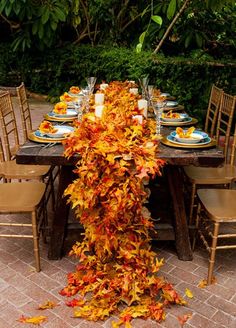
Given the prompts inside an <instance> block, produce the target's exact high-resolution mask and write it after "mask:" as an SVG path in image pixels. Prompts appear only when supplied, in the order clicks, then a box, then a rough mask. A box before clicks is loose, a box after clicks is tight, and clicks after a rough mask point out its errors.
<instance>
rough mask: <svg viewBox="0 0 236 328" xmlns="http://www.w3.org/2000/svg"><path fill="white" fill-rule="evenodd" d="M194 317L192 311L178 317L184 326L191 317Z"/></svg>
mask: <svg viewBox="0 0 236 328" xmlns="http://www.w3.org/2000/svg"><path fill="white" fill-rule="evenodd" d="M191 317H192V313H188V314H185V315H183V316H182V317H180V316H178V317H177V319H178V320H179V323H180V325H181V327H183V325H184V324H185V323H186V322H187V321H188V319H189V318H191Z"/></svg>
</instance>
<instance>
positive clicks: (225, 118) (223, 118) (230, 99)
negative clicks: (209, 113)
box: [216, 93, 236, 163]
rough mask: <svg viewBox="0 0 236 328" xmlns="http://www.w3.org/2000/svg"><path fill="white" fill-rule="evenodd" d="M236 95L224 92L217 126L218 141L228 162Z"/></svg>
mask: <svg viewBox="0 0 236 328" xmlns="http://www.w3.org/2000/svg"><path fill="white" fill-rule="evenodd" d="M235 103H236V96H232V95H229V94H227V93H223V95H222V97H221V102H220V108H219V116H218V121H217V128H216V142H217V144H218V145H220V144H221V142H222V146H223V151H224V156H225V162H226V163H227V162H228V150H229V141H230V132H231V126H232V121H233V115H234V110H235Z"/></svg>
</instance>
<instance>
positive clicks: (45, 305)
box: [38, 301, 58, 310]
mask: <svg viewBox="0 0 236 328" xmlns="http://www.w3.org/2000/svg"><path fill="white" fill-rule="evenodd" d="M56 306H58V304H56V303H54V302H51V301H46V302H45V303H43V304H41V305H39V307H38V310H46V309H53V308H54V307H56Z"/></svg>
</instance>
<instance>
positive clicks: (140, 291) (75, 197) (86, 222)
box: [60, 81, 185, 328]
mask: <svg viewBox="0 0 236 328" xmlns="http://www.w3.org/2000/svg"><path fill="white" fill-rule="evenodd" d="M129 88H130V84H129V82H123V83H122V82H118V81H116V82H112V83H110V84H109V86H108V88H106V90H105V91H104V93H105V100H106V101H105V109H104V111H103V115H102V117H101V118H97V117H96V116H95V115H94V113H93V112H92V107H91V112H89V113H87V114H85V115H84V116H83V119H82V122H81V123H78V127H77V129H76V130H75V132H74V133H73V135H72V136H70V137H69V138H68V140H67V141H66V144H65V156H67V157H70V156H72V155H73V154H79V155H80V156H81V159H80V160H79V161H78V165H77V167H76V169H75V173H77V174H78V178H77V179H76V180H74V181H73V183H72V184H71V185H69V186H68V188H67V189H66V191H65V195H67V196H69V198H68V201H69V202H70V203H71V204H72V206H73V208H75V211H76V216H77V218H78V220H80V222H81V223H82V224H83V226H84V229H85V234H84V240H83V241H82V242H77V243H76V244H75V245H74V246H73V248H72V250H71V252H70V254H71V255H75V256H76V257H78V260H79V264H78V265H77V266H76V271H75V272H73V273H69V274H68V285H67V286H66V287H65V288H64V289H63V290H62V291H61V292H60V293H61V294H62V295H65V296H68V297H73V296H74V295H77V298H75V299H72V300H70V301H68V302H67V305H69V306H73V307H76V308H75V311H74V315H75V317H82V318H86V319H88V320H94V321H96V320H104V319H106V318H107V317H109V316H110V315H112V314H118V313H119V316H120V321H119V322H113V323H112V325H113V327H114V328H116V327H119V326H121V325H122V324H124V325H125V327H127V328H128V327H131V324H130V321H131V320H132V318H137V317H141V318H151V319H154V320H157V321H161V320H163V319H165V312H164V308H165V307H166V306H167V305H168V304H170V303H176V304H181V305H182V304H185V301H184V300H183V299H181V298H180V297H179V296H178V294H177V293H176V292H175V290H174V289H173V287H172V285H171V284H170V283H169V282H167V281H166V280H165V279H164V278H163V277H159V276H158V275H157V272H158V270H159V268H160V266H161V265H162V264H163V259H160V260H159V259H158V258H157V255H156V253H155V252H153V251H152V250H151V245H150V237H149V231H150V229H153V223H152V220H151V217H150V213H149V212H148V210H147V209H146V208H145V207H144V203H145V201H146V200H147V198H148V189H147V188H145V185H146V183H147V182H148V180H149V179H150V178H153V177H155V176H156V175H160V174H161V172H160V170H161V168H162V167H163V166H164V164H165V163H164V161H162V160H161V159H158V142H159V141H157V140H156V136H155V122H154V120H149V119H148V120H143V123H142V124H140V123H139V121H138V120H137V119H135V118H133V116H134V115H137V114H140V110H139V109H138V107H137V99H138V96H137V95H133V94H131V93H130V92H129ZM124 305H126V306H124Z"/></svg>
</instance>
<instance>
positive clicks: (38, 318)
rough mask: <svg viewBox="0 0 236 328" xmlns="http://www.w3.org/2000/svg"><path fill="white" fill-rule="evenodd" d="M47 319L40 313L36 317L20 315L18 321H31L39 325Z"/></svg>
mask: <svg viewBox="0 0 236 328" xmlns="http://www.w3.org/2000/svg"><path fill="white" fill-rule="evenodd" d="M46 320H47V317H45V316H43V315H40V316H36V317H25V316H24V315H22V316H21V317H20V318H19V319H18V321H19V322H22V323H31V324H32V325H37V326H39V325H40V324H41V323H43V322H45V321H46Z"/></svg>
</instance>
